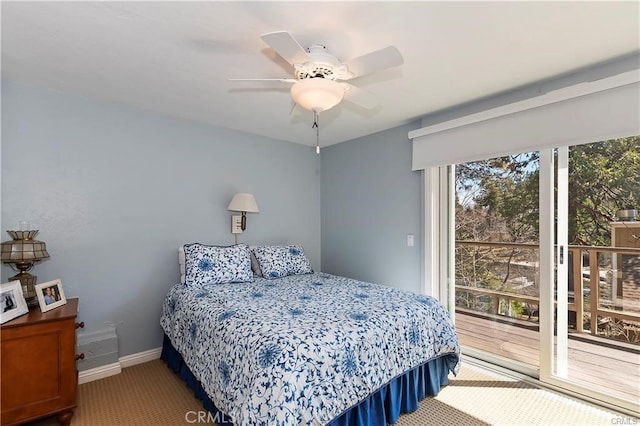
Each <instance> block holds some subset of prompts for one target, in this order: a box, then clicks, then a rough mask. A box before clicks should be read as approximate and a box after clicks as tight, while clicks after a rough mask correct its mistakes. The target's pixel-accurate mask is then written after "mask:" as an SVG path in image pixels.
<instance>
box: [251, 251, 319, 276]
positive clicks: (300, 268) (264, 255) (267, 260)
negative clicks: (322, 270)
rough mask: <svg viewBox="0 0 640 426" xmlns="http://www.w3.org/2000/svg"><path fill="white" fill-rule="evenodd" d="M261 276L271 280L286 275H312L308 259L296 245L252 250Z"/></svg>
mask: <svg viewBox="0 0 640 426" xmlns="http://www.w3.org/2000/svg"><path fill="white" fill-rule="evenodd" d="M253 254H255V256H256V259H258V263H259V264H260V270H261V271H262V276H263V277H265V278H266V279H269V280H273V279H276V278H282V277H286V276H287V275H301V274H312V273H313V269H311V264H310V263H309V259H307V257H306V256H305V255H304V250H303V249H302V247H301V246H298V245H289V246H257V247H255V248H254V249H253Z"/></svg>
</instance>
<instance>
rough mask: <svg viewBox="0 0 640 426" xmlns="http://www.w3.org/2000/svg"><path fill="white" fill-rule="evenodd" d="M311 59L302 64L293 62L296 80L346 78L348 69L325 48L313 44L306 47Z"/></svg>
mask: <svg viewBox="0 0 640 426" xmlns="http://www.w3.org/2000/svg"><path fill="white" fill-rule="evenodd" d="M307 52H309V56H310V57H311V59H312V60H311V61H308V62H305V63H303V64H294V68H295V75H296V79H297V80H304V79H306V78H326V79H330V80H336V79H342V80H345V79H348V78H351V76H349V74H350V73H349V70H348V69H347V67H346V66H345V65H344V64H342V63H341V62H340V61H339V60H338V58H336V57H335V56H333V55H332V54H331V53H329V52H328V51H327V48H326V47H324V46H321V45H319V44H314V45H312V46H310V47H309V48H308V49H307Z"/></svg>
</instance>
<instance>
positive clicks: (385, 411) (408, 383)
mask: <svg viewBox="0 0 640 426" xmlns="http://www.w3.org/2000/svg"><path fill="white" fill-rule="evenodd" d="M160 358H161V359H162V360H163V361H165V362H166V363H167V366H168V367H169V368H171V369H172V370H173V371H174V372H175V373H178V374H179V375H180V378H181V379H182V380H184V381H185V382H186V384H187V386H188V387H189V388H190V389H193V392H194V395H195V397H196V398H198V399H200V400H202V405H203V407H204V408H205V409H206V410H207V411H209V412H210V413H211V414H212V416H213V417H214V418H215V419H217V420H219V424H221V425H232V424H233V423H230V422H225V421H224V420H225V419H227V420H231V419H230V418H229V417H227V416H226V415H225V414H224V413H222V412H220V411H219V410H218V409H217V408H216V406H215V405H214V404H213V402H212V401H211V399H210V398H209V396H208V395H207V394H206V392H205V391H204V389H203V388H202V386H201V384H200V382H199V381H198V380H197V379H196V378H195V376H194V375H193V374H192V373H191V370H189V367H187V365H186V364H185V363H184V362H183V360H182V356H181V355H180V353H179V352H178V351H177V350H175V348H174V347H173V345H172V344H171V340H169V338H168V337H167V336H166V335H165V336H164V341H163V343H162V354H161V355H160ZM456 362H457V356H456V355H453V354H451V355H445V356H441V357H438V358H435V359H432V360H431V361H428V362H426V363H424V364H422V365H420V366H418V367H416V368H414V369H413V370H410V371H408V372H407V373H405V374H403V375H401V376H398V377H396V378H395V379H393V380H391V381H390V382H389V383H387V384H386V385H384V386H383V387H382V388H380V389H378V390H377V391H376V392H374V393H373V394H371V395H370V396H368V397H367V398H366V399H364V400H362V401H361V402H360V403H359V404H358V405H356V406H354V407H351V408H350V409H348V410H347V411H345V412H344V413H342V414H341V415H340V416H338V417H336V418H335V419H333V420H332V421H331V422H329V425H330V426H369V425H386V424H389V423H391V424H393V423H395V422H396V421H397V420H398V417H400V414H401V413H410V412H413V411H416V410H417V409H418V402H419V401H420V400H422V399H424V398H425V397H426V396H429V395H437V394H438V392H440V387H441V386H445V385H447V384H448V383H449V379H448V376H449V371H450V369H451V368H453V366H454V365H455V364H456Z"/></svg>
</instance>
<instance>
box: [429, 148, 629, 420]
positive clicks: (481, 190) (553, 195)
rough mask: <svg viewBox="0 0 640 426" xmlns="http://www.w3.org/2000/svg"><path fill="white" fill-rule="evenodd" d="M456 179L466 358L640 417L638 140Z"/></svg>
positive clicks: (520, 159)
mask: <svg viewBox="0 0 640 426" xmlns="http://www.w3.org/2000/svg"><path fill="white" fill-rule="evenodd" d="M449 170H450V171H451V173H450V174H449V176H455V183H454V184H453V185H452V184H451V182H448V183H447V184H446V185H442V187H441V188H442V190H445V188H454V189H453V191H455V196H454V197H450V198H449V200H450V201H449V204H448V207H449V210H450V211H451V210H453V211H454V212H455V215H454V217H452V218H451V219H450V220H449V222H448V226H449V230H450V235H451V238H450V239H449V240H448V241H446V243H445V245H449V246H450V245H453V246H454V247H455V250H454V251H452V254H451V257H453V259H449V262H450V263H451V264H453V265H455V267H454V268H453V269H454V272H453V273H452V274H451V279H450V281H449V282H450V283H451V288H450V291H451V292H453V293H454V294H455V322H456V328H457V330H458V334H459V337H460V341H461V344H462V345H463V347H464V352H465V353H467V354H468V355H471V356H474V357H478V358H481V359H483V360H485V361H489V362H493V363H496V364H498V365H501V366H505V367H507V368H510V369H513V370H516V371H518V372H521V373H524V374H527V375H530V376H532V377H535V378H539V379H540V380H541V381H543V382H545V383H547V384H549V385H552V386H557V387H561V388H564V389H567V390H569V391H571V392H573V393H578V394H581V395H583V396H586V397H590V398H595V399H598V400H600V401H602V402H604V403H609V404H612V405H615V406H617V407H621V408H623V409H625V410H629V411H631V412H637V410H638V402H639V401H640V392H639V388H640V385H639V383H640V345H639V343H640V221H637V220H636V221H632V220H630V215H632V214H633V210H637V208H638V204H640V139H639V138H638V137H633V138H624V139H617V140H612V141H605V142H598V143H593V144H585V145H578V146H573V147H559V148H555V149H546V150H542V151H536V152H526V153H517V154H513V155H509V156H502V157H496V158H491V159H487V160H484V161H477V162H472V163H465V164H457V165H455V166H450V167H449ZM454 170H455V173H453V171H454ZM448 190H451V189H448ZM618 211H621V212H623V213H618V214H619V215H623V216H624V215H626V216H624V217H616V212H618ZM449 216H453V215H449ZM445 252H446V251H445Z"/></svg>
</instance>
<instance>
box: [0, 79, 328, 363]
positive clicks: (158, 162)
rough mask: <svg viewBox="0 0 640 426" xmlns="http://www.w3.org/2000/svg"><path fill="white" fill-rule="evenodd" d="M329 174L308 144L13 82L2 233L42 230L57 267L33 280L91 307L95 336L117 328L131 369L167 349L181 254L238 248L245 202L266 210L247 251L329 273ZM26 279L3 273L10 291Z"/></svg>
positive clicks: (6, 101)
mask: <svg viewBox="0 0 640 426" xmlns="http://www.w3.org/2000/svg"><path fill="white" fill-rule="evenodd" d="M319 161H320V160H319V156H317V155H316V154H315V151H314V150H313V149H312V148H309V147H305V146H302V145H297V144H292V143H288V142H282V141H276V140H272V139H267V138H263V137H259V136H255V135H250V134H245V133H241V132H236V131H231V130H225V129H221V128H215V127H211V126H207V125H203V124H198V123H194V122H190V121H185V120H180V119H175V118H168V117H163V116H159V115H155V114H152V113H147V112H143V111H140V110H137V109H133V108H128V107H125V106H123V105H120V104H113V103H109V102H100V101H96V100H91V99H87V98H83V97H80V96H75V95H70V94H63V93H58V92H55V91H50V90H47V89H43V88H39V87H33V86H29V85H25V84H22V83H16V82H11V81H6V80H3V82H2V197H1V198H2V233H3V234H4V231H5V230H7V229H15V228H16V227H17V226H18V222H19V221H21V220H28V221H31V223H32V224H33V225H34V226H33V227H35V228H37V229H39V230H40V234H39V235H38V238H39V239H40V240H42V241H45V242H46V243H47V249H48V251H49V253H50V255H51V258H50V259H49V260H46V261H44V262H42V263H40V264H38V265H37V266H36V267H35V268H34V269H33V271H32V273H34V274H35V275H37V276H38V281H39V282H44V281H49V280H53V279H57V278H60V279H61V280H62V284H63V288H64V290H65V293H66V296H67V297H80V320H82V321H84V322H85V324H86V325H87V326H88V327H89V328H100V327H102V326H103V325H104V324H105V323H107V324H116V325H117V332H118V339H119V341H118V344H119V347H120V356H124V355H129V354H133V353H137V352H141V351H144V350H148V349H152V348H157V347H159V346H160V345H161V342H162V340H161V337H162V332H161V329H160V326H159V318H160V314H161V303H162V299H163V297H164V296H165V295H166V293H167V290H168V289H169V287H170V286H171V285H172V284H174V283H177V282H178V280H179V272H178V262H177V251H176V250H177V247H178V246H179V245H181V244H183V243H186V242H196V241H198V242H204V243H212V244H224V245H226V244H232V243H233V236H232V235H231V233H230V212H228V211H227V210H226V208H227V205H228V203H229V201H230V200H231V197H232V195H233V194H234V193H235V192H251V193H253V194H254V195H255V196H256V199H257V202H258V207H259V208H260V213H259V214H249V215H248V224H247V230H246V231H245V233H244V234H242V235H241V237H240V241H241V242H248V243H251V244H263V243H264V244H272V243H288V242H298V243H300V244H302V245H303V246H304V248H305V251H306V252H307V255H308V256H309V258H310V260H311V262H312V266H313V267H314V268H316V269H319V267H320V176H319V165H320V162H319ZM8 239H9V236H8V235H6V234H5V235H4V237H3V238H2V241H6V240H8ZM13 274H14V272H13V271H12V270H10V269H9V268H8V267H7V266H2V282H6V281H7V279H8V277H10V276H12V275H13Z"/></svg>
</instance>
